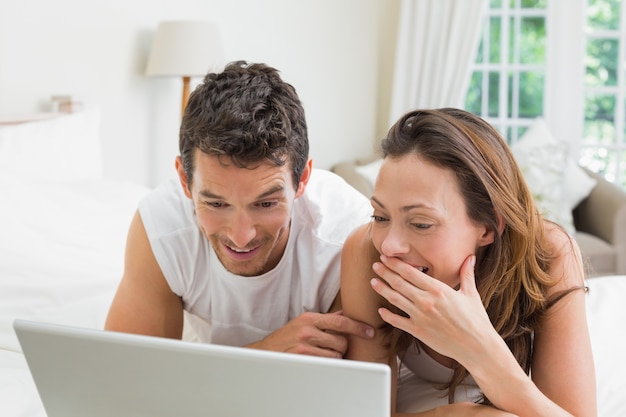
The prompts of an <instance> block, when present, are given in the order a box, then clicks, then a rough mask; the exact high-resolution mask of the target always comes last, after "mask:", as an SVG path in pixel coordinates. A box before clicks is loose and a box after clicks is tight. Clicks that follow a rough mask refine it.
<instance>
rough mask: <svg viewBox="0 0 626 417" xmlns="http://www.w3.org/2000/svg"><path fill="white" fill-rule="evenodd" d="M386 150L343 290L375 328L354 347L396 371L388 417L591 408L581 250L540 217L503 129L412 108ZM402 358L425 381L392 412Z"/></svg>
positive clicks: (352, 310)
mask: <svg viewBox="0 0 626 417" xmlns="http://www.w3.org/2000/svg"><path fill="white" fill-rule="evenodd" d="M381 146H382V154H383V157H384V160H383V164H382V167H381V169H380V172H379V174H378V178H377V181H376V185H375V187H374V192H373V194H372V197H371V202H372V206H373V208H374V213H373V216H372V218H373V221H372V222H371V223H369V224H367V225H365V226H363V227H361V228H359V229H357V230H356V231H355V232H354V233H353V234H352V235H351V236H350V238H349V239H348V240H347V241H346V244H345V247H344V252H343V256H342V278H341V285H342V289H341V296H342V302H343V311H344V314H345V315H347V316H349V317H352V318H354V319H357V320H361V321H363V322H366V323H369V324H371V325H373V326H375V327H376V328H377V329H378V331H377V335H376V337H375V338H374V339H372V340H365V339H359V338H351V339H350V341H349V348H348V352H347V355H346V356H347V357H348V358H350V359H356V360H365V361H375V362H382V363H388V364H389V365H390V366H391V367H392V375H393V377H392V390H393V391H392V410H391V411H392V415H394V416H399V415H412V416H457V415H458V416H461V415H462V416H470V415H471V416H520V417H523V416H529V417H530V416H532V417H538V416H550V417H558V416H584V417H590V416H595V415H596V414H597V411H596V397H595V392H596V390H595V371H594V366H593V357H592V352H591V344H590V340H589V333H588V328H587V322H586V315H585V293H586V291H585V285H584V272H583V265H582V261H581V255H580V252H579V250H578V247H577V245H576V242H575V241H574V240H573V239H572V238H571V237H570V236H569V235H568V234H567V233H566V232H565V231H564V230H563V229H562V228H561V227H559V226H558V225H556V224H554V223H551V222H549V221H547V220H545V219H543V218H542V217H541V215H540V214H539V212H538V210H537V208H536V207H535V205H534V203H533V199H532V196H531V194H530V192H529V190H528V188H527V186H526V184H525V182H524V179H523V176H522V173H521V171H520V169H519V168H518V166H517V164H516V162H515V160H514V157H513V156H512V154H511V152H510V151H509V148H508V146H507V145H506V143H505V142H504V141H503V139H502V138H501V137H500V135H499V134H498V133H497V131H496V130H495V129H493V128H492V127H491V126H490V125H489V124H487V123H486V122H485V121H483V120H482V119H480V118H478V117H476V116H474V115H472V114H470V113H467V112H465V111H462V110H458V109H439V110H418V111H413V112H410V113H408V114H406V115H405V116H403V117H402V118H401V119H400V120H399V121H398V122H397V123H396V124H395V125H394V126H393V127H392V128H391V130H390V131H389V134H388V136H387V138H386V139H384V140H383V141H382V144H381ZM364 254H367V256H364ZM398 359H399V361H398ZM401 367H406V368H408V369H410V371H412V372H413V374H414V375H413V376H412V377H411V378H413V379H412V380H409V381H418V382H412V385H408V388H406V389H405V390H404V391H402V392H404V393H406V394H407V397H410V398H412V404H410V405H409V406H407V407H405V408H406V409H405V410H401V409H400V408H401V407H398V410H396V389H397V388H400V385H401V384H399V382H398V381H399V370H400V368H401ZM429 390H430V391H429ZM426 391H427V392H426ZM403 402H406V399H403ZM400 411H413V412H414V413H413V414H401V413H400Z"/></svg>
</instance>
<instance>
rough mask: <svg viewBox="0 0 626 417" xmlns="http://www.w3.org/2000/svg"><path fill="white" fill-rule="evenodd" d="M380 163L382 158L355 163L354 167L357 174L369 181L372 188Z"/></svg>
mask: <svg viewBox="0 0 626 417" xmlns="http://www.w3.org/2000/svg"><path fill="white" fill-rule="evenodd" d="M382 164H383V160H382V159H380V158H379V159H376V160H374V161H372V162H370V163H369V164H365V165H357V166H356V167H355V168H354V169H355V171H356V172H357V173H358V174H359V175H361V176H362V177H363V178H365V179H366V180H367V182H369V183H370V185H371V186H372V188H373V187H374V184H375V183H376V177H377V176H378V171H380V166H381V165H382Z"/></svg>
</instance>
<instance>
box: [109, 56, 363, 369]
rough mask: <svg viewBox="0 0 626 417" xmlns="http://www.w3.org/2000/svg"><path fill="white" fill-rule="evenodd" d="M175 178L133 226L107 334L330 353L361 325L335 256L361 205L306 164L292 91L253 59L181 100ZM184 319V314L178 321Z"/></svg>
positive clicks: (340, 350) (339, 350) (336, 353)
mask: <svg viewBox="0 0 626 417" xmlns="http://www.w3.org/2000/svg"><path fill="white" fill-rule="evenodd" d="M179 148H180V156H179V157H177V158H176V170H177V172H178V177H179V181H178V182H179V183H178V182H177V181H171V182H169V183H166V184H164V185H162V186H161V187H159V188H157V189H156V190H155V191H154V192H152V193H151V194H150V195H148V196H147V197H146V198H145V199H144V200H143V201H142V202H141V203H140V205H139V209H138V211H137V213H136V215H135V217H134V218H133V220H132V223H131V226H130V230H129V234H128V240H127V247H126V256H125V267H124V275H123V277H122V280H121V283H120V285H119V288H118V290H117V293H116V295H115V298H114V300H113V303H112V305H111V309H110V311H109V315H108V317H107V321H106V325H105V327H106V329H108V330H116V331H124V332H132V333H140V334H147V335H153V336H161V337H170V338H181V337H182V335H183V322H184V316H185V317H186V318H187V320H188V323H189V324H190V326H192V328H193V330H194V331H195V333H196V334H197V335H198V338H199V340H200V341H201V342H206V343H218V344H227V345H235V346H249V347H252V348H258V349H266V350H273V351H284V352H294V353H302V354H309V355H316V356H326V357H342V356H343V354H344V353H345V351H346V348H347V338H346V335H347V334H352V335H356V336H359V337H365V338H369V337H372V336H373V331H374V330H373V329H372V328H371V327H369V326H366V325H364V324H362V323H359V322H356V321H353V320H350V319H349V318H347V317H344V316H342V315H341V313H340V306H341V301H340V298H339V268H340V252H341V247H342V245H343V241H344V239H345V238H346V236H347V235H348V234H349V233H350V232H351V231H352V230H353V229H354V228H355V227H356V226H358V225H359V224H362V223H364V222H366V221H368V220H369V218H370V215H371V207H370V205H369V202H368V200H367V199H366V198H365V197H364V196H362V195H361V194H360V193H359V192H357V191H356V190H354V189H353V188H351V187H350V186H348V185H347V184H346V183H345V182H344V181H343V180H342V179H340V178H339V177H337V176H336V175H334V174H332V173H330V172H328V171H324V170H316V169H313V168H312V162H311V159H309V157H308V154H309V144H308V137H307V127H306V121H305V117H304V110H303V108H302V105H301V103H300V100H299V98H298V96H297V94H296V91H295V90H294V88H293V87H292V86H291V85H289V84H287V83H285V82H284V81H282V80H281V78H280V76H279V74H278V71H277V70H276V69H274V68H271V67H268V66H266V65H264V64H251V65H250V64H247V63H245V62H235V63H231V64H229V65H228V66H227V67H226V68H225V70H224V71H223V72H222V73H210V74H208V75H207V76H206V77H205V80H204V83H202V84H201V85H199V86H198V87H197V88H196V89H195V90H194V91H193V93H192V94H191V96H190V99H189V103H188V106H187V108H186V110H185V114H184V117H183V121H182V124H181V129H180V140H179ZM184 311H186V312H187V314H184Z"/></svg>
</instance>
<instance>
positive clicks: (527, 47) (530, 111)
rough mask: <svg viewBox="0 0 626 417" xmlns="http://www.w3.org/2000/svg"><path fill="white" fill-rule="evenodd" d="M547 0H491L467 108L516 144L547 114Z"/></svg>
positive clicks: (468, 95)
mask: <svg viewBox="0 0 626 417" xmlns="http://www.w3.org/2000/svg"><path fill="white" fill-rule="evenodd" d="M546 1H547V0H535V1H529V0H511V1H506V0H491V2H490V7H489V10H488V13H487V16H486V17H485V23H484V26H483V34H482V39H481V44H480V47H479V51H478V55H477V59H476V63H475V66H474V69H473V72H472V80H471V83H470V88H469V90H468V94H467V99H466V104H465V108H466V109H467V110H468V111H470V112H472V113H475V114H478V115H480V116H481V117H483V118H484V119H486V120H487V121H489V122H490V123H491V124H492V125H493V126H494V127H496V128H497V129H498V130H499V131H500V132H501V133H502V134H503V135H504V136H505V137H506V138H507V140H508V141H509V142H510V143H512V142H515V141H516V140H517V139H518V138H519V137H520V136H521V135H522V134H523V132H524V131H525V130H526V128H527V127H528V126H529V125H530V124H531V123H532V121H533V119H534V118H536V117H537V116H541V115H542V114H543V112H544V111H543V101H544V99H543V92H544V82H545V61H546V59H545V50H546V7H545V3H546Z"/></svg>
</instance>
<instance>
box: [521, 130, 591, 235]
mask: <svg viewBox="0 0 626 417" xmlns="http://www.w3.org/2000/svg"><path fill="white" fill-rule="evenodd" d="M511 150H512V152H513V155H514V156H515V158H516V160H517V162H518V164H519V166H520V168H521V170H522V172H523V174H524V178H525V180H526V183H527V184H528V187H529V188H530V191H531V193H532V195H533V197H534V199H535V203H536V204H537V206H538V208H539V211H540V212H541V214H542V215H543V216H544V217H545V218H547V219H549V220H552V221H554V222H556V223H558V224H560V225H561V226H563V227H564V228H565V230H567V231H568V232H569V233H570V234H574V232H575V231H576V230H575V228H574V219H573V216H572V210H574V208H575V207H576V206H577V205H578V204H579V203H580V202H581V201H582V200H584V199H585V198H586V197H587V196H588V195H589V193H591V190H592V189H593V187H595V185H596V181H595V180H594V179H593V178H591V177H590V176H589V175H587V173H586V172H585V171H584V170H583V169H582V168H581V167H580V166H579V165H578V163H577V162H576V160H575V159H574V157H573V155H572V154H571V152H570V148H569V146H568V144H567V143H566V142H563V141H559V140H557V139H556V138H555V137H554V136H553V135H552V134H551V132H550V130H549V128H548V126H547V124H546V122H545V120H543V119H542V118H538V119H537V120H536V121H535V123H534V124H533V125H532V126H531V127H530V128H529V129H528V130H527V131H526V132H525V133H524V135H523V136H522V137H521V138H520V139H519V141H517V142H516V143H514V144H513V145H512V146H511Z"/></svg>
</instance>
